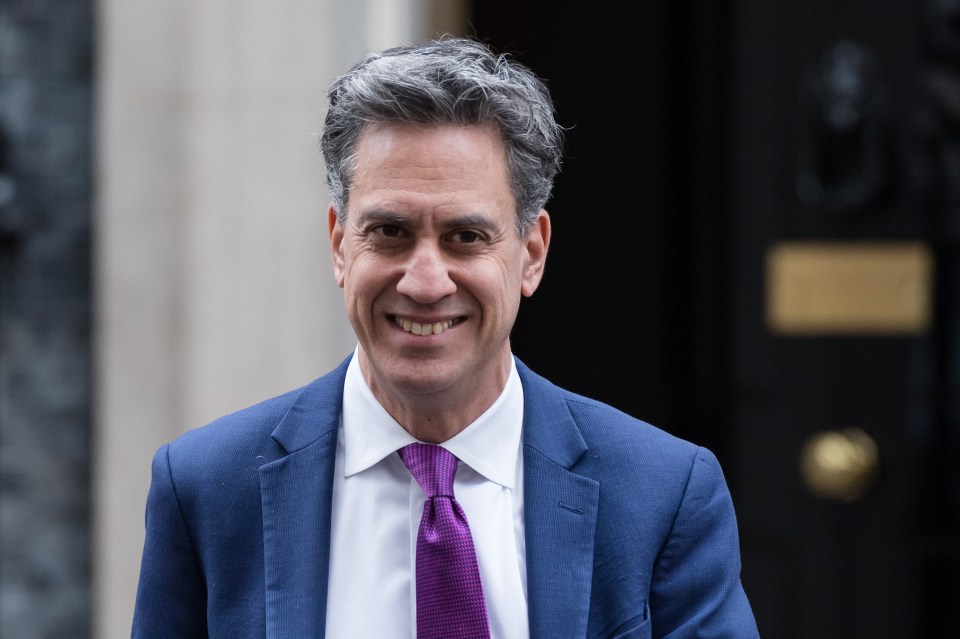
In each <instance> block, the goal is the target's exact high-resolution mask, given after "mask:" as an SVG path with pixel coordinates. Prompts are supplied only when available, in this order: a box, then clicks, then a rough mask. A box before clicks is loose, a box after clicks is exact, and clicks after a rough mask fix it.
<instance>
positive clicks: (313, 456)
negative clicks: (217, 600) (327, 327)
mask: <svg viewBox="0 0 960 639" xmlns="http://www.w3.org/2000/svg"><path fill="white" fill-rule="evenodd" d="M348 361H349V358H348V360H347V361H345V362H344V363H343V364H341V365H340V367H338V368H337V369H336V370H334V371H333V372H331V373H330V374H328V375H326V376H324V377H321V378H320V379H318V380H317V381H315V382H314V383H313V384H311V385H310V386H307V387H306V388H305V389H304V390H303V391H302V392H301V394H300V396H299V397H298V398H297V400H296V401H295V402H294V404H293V405H292V406H291V408H290V410H289V411H288V413H287V414H286V415H285V416H284V418H283V419H282V420H281V421H280V423H279V424H278V426H277V428H276V429H275V430H274V432H273V438H274V440H276V441H277V443H278V444H280V445H281V446H282V447H283V449H284V450H285V451H286V453H287V455H285V456H284V457H281V458H279V459H277V460H275V461H273V462H270V463H268V464H265V465H264V466H261V467H260V497H261V503H262V508H263V553H264V572H265V582H266V617H267V618H266V626H267V637H270V638H276V639H279V638H282V637H322V636H324V631H325V624H326V605H327V580H328V576H329V565H330V509H331V499H332V494H333V493H332V491H333V469H334V463H335V460H336V451H337V431H338V429H339V426H340V411H341V406H342V396H343V379H344V375H345V374H346V368H347V362H348ZM239 559H240V558H238V560H239Z"/></svg>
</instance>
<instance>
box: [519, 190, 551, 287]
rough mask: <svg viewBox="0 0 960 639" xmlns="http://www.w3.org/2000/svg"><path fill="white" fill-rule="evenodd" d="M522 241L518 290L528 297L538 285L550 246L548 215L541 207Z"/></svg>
mask: <svg viewBox="0 0 960 639" xmlns="http://www.w3.org/2000/svg"><path fill="white" fill-rule="evenodd" d="M523 243H524V249H525V253H526V255H525V257H524V264H523V278H522V280H521V283H520V292H521V293H523V295H524V297H530V296H531V295H533V293H534V291H536V290H537V287H538V286H540V280H541V278H543V269H544V267H545V266H546V264H547V250H548V249H549V248H550V215H549V214H548V213H547V212H546V211H545V210H543V209H541V210H540V212H539V213H537V219H536V220H534V222H533V225H532V226H531V227H530V228H529V229H527V235H526V237H524V238H523Z"/></svg>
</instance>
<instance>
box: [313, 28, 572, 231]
mask: <svg viewBox="0 0 960 639" xmlns="http://www.w3.org/2000/svg"><path fill="white" fill-rule="evenodd" d="M328 97H329V99H330V108H329V109H328V111H327V116H326V121H325V123H324V129H323V136H322V137H321V140H320V147H321V149H322V151H323V159H324V161H325V163H326V169H327V185H328V186H329V187H330V192H331V195H332V196H333V204H334V208H335V209H336V211H337V219H339V220H340V222H341V223H343V222H344V220H345V219H346V215H347V200H348V197H349V191H350V186H351V182H352V180H353V173H354V170H355V168H356V147H357V142H358V140H359V139H360V136H361V135H362V133H363V132H364V130H365V129H366V127H367V126H369V125H371V124H380V123H405V124H424V125H438V124H460V125H487V124H489V125H493V126H495V127H496V128H497V129H498V130H499V132H500V135H501V138H502V140H503V143H504V147H505V149H506V154H507V157H506V161H507V170H508V173H509V178H510V185H511V189H512V191H513V195H514V199H515V200H516V204H517V228H518V230H519V231H520V233H521V234H523V233H525V232H526V230H527V229H528V228H530V226H531V225H532V224H533V223H534V221H535V220H536V217H537V213H538V212H539V211H540V209H542V208H543V206H544V204H546V202H547V200H548V199H549V197H550V191H551V190H552V188H553V178H554V176H555V175H556V174H557V171H559V170H560V163H561V155H562V146H563V135H562V129H561V127H560V126H558V125H557V123H556V120H555V118H554V109H553V102H552V101H551V99H550V92H549V91H548V90H547V87H546V86H545V85H544V83H543V82H542V81H541V80H540V79H539V78H538V77H537V76H536V75H534V73H533V72H532V71H531V70H530V69H528V68H527V67H525V66H523V65H521V64H519V63H518V62H515V61H513V60H511V59H510V58H508V57H507V56H505V55H499V56H498V55H495V54H494V53H493V52H492V51H491V50H490V49H489V48H488V47H487V46H486V45H484V44H481V43H479V42H475V41H473V40H467V39H458V38H444V39H441V40H434V41H430V42H425V43H421V44H414V45H409V46H404V47H397V48H394V49H387V50H385V51H382V52H380V53H372V54H368V55H367V56H366V57H364V59H363V60H361V61H360V62H359V63H358V64H357V65H356V66H354V67H353V68H352V69H350V71H348V72H347V73H346V74H344V75H342V76H340V77H339V78H337V79H336V80H335V81H334V82H333V85H332V86H331V87H330V91H329V93H328Z"/></svg>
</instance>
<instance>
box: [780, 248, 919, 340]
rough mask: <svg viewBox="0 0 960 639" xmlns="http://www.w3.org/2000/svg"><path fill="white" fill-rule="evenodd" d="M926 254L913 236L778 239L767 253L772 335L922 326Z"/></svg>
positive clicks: (896, 331)
mask: <svg viewBox="0 0 960 639" xmlns="http://www.w3.org/2000/svg"><path fill="white" fill-rule="evenodd" d="M932 307H933V255H932V254H931V252H930V249H929V248H927V246H926V245H924V244H922V243H920V242H784V243H781V244H777V245H774V246H773V247H771V248H770V249H769V251H768V253H767V308H766V320H767V326H768V327H769V328H770V330H772V331H773V332H774V333H777V334H780V335H809V336H816V335H864V336H880V335H908V334H915V333H920V332H922V331H925V330H927V329H928V328H929V327H930V322H931V315H932Z"/></svg>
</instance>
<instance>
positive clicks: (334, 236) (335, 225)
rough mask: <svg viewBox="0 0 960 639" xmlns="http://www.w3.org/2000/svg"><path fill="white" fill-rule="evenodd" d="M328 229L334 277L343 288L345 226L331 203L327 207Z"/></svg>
mask: <svg viewBox="0 0 960 639" xmlns="http://www.w3.org/2000/svg"><path fill="white" fill-rule="evenodd" d="M327 230H328V231H330V261H331V262H332V264H333V277H334V278H336V280H337V286H339V287H340V288H343V270H344V269H343V264H344V261H343V228H342V227H341V226H340V222H338V221H337V210H336V209H335V208H333V203H332V202H331V203H330V206H329V208H327Z"/></svg>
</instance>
